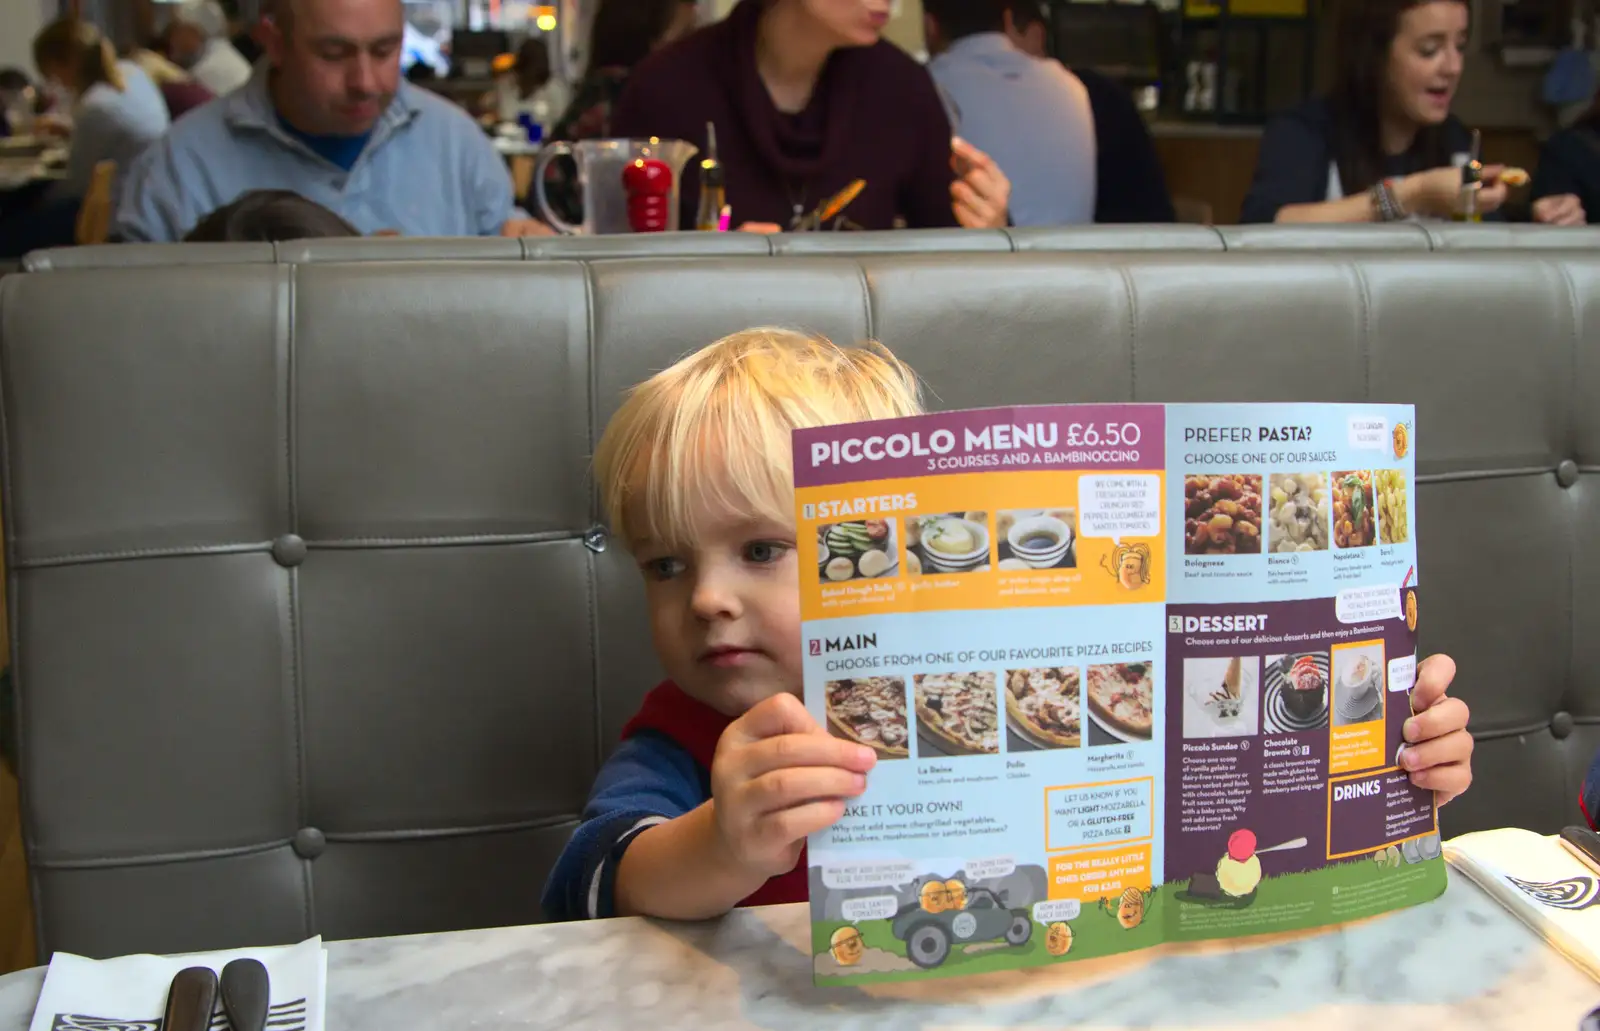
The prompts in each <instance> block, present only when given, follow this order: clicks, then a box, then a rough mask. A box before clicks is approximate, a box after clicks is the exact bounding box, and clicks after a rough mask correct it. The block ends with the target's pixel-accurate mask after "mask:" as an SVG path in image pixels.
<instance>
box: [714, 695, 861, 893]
mask: <svg viewBox="0 0 1600 1031" xmlns="http://www.w3.org/2000/svg"><path fill="white" fill-rule="evenodd" d="M876 762H877V756H876V755H875V754H874V753H873V751H872V749H870V748H867V747H865V746H863V745H857V744H852V743H850V742H848V741H841V740H839V739H838V738H836V737H832V736H830V735H829V734H828V732H827V731H825V730H823V729H822V728H821V727H820V726H818V725H817V721H816V720H814V719H812V718H811V714H810V713H809V712H807V711H806V707H805V706H804V705H803V704H801V702H800V700H799V699H798V698H796V697H795V696H794V695H791V694H787V693H784V694H778V695H774V696H773V697H771V698H768V699H767V700H766V701H764V702H762V703H761V704H760V705H757V706H756V707H755V708H753V709H751V710H750V711H749V712H747V713H745V714H744V715H743V716H741V717H739V718H738V719H737V720H735V721H734V722H733V724H732V725H731V726H729V727H728V729H727V730H725V731H723V734H722V739H721V740H720V741H719V742H717V753H716V756H715V757H714V758H713V759H712V763H711V797H712V798H713V799H714V800H715V806H714V808H715V811H716V824H717V832H718V836H719V837H720V838H721V839H722V845H723V847H724V848H726V849H727V851H728V853H729V855H730V856H731V857H732V859H733V860H734V861H735V862H736V863H737V864H738V865H739V866H741V867H743V868H744V869H746V870H749V871H750V872H752V873H758V874H760V875H762V876H764V877H776V876H778V875H779V874H784V873H788V872H789V871H790V870H792V869H793V868H794V864H795V862H796V861H797V860H798V859H799V858H800V848H801V846H802V845H803V844H805V839H806V835H807V834H811V833H813V832H815V831H819V830H822V829H823V828H824V827H827V826H830V825H831V824H833V823H834V822H835V821H837V820H838V819H839V817H840V816H843V815H844V807H845V801H846V800H847V799H850V798H854V797H856V796H857V795H859V794H861V793H862V792H863V791H865V790H866V787H867V777H866V774H867V771H868V770H870V769H872V767H873V764H874V763H876Z"/></svg>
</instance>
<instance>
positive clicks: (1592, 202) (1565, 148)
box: [1530, 122, 1600, 222]
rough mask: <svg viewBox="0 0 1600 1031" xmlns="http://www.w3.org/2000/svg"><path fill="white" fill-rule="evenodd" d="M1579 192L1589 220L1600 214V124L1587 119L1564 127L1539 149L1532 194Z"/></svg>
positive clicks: (1541, 195) (1533, 195) (1534, 197)
mask: <svg viewBox="0 0 1600 1031" xmlns="http://www.w3.org/2000/svg"><path fill="white" fill-rule="evenodd" d="M1563 193H1575V194H1577V195H1578V200H1580V201H1582V202H1583V210H1584V213H1585V215H1586V216H1587V217H1588V220H1589V221H1591V222H1592V221H1594V215H1595V214H1596V213H1600V123H1596V122H1584V123H1580V124H1578V125H1574V126H1573V127H1572V128H1570V129H1563V130H1561V131H1560V132H1558V133H1556V134H1555V135H1554V136H1551V137H1550V138H1549V139H1548V140H1546V141H1545V143H1544V146H1543V147H1542V148H1540V150H1539V167H1538V168H1536V169H1534V171H1533V184H1532V192H1531V193H1530V196H1531V197H1532V198H1533V199H1534V200H1538V199H1539V198H1541V197H1555V196H1558V195H1560V194H1563Z"/></svg>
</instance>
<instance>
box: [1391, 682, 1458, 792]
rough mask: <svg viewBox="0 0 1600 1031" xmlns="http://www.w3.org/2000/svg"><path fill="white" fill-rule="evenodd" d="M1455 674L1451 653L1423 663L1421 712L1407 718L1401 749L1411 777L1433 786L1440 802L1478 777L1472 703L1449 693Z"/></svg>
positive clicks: (1417, 705) (1418, 692)
mask: <svg viewBox="0 0 1600 1031" xmlns="http://www.w3.org/2000/svg"><path fill="white" fill-rule="evenodd" d="M1455 675H1456V664H1455V663H1454V662H1453V661H1452V660H1451V659H1450V656H1448V655H1431V656H1429V657H1428V658H1427V659H1426V660H1424V662H1423V663H1422V665H1421V667H1419V668H1418V670H1417V683H1416V686H1415V687H1413V688H1412V689H1411V711H1412V712H1413V713H1415V715H1413V716H1412V717H1411V718H1410V719H1408V720H1406V723H1405V731H1404V733H1405V740H1406V745H1405V747H1404V748H1403V749H1401V750H1400V765H1401V766H1402V767H1403V768H1405V769H1406V770H1408V771H1410V774H1411V783H1413V784H1415V785H1416V786H1417V787H1419V788H1431V789H1432V790H1433V792H1434V798H1435V799H1436V800H1437V801H1438V804H1439V805H1444V804H1445V803H1446V802H1448V801H1450V800H1451V799H1452V798H1455V797H1456V796H1457V795H1459V794H1461V793H1462V792H1463V791H1465V790H1467V787H1468V786H1469V785H1470V784H1471V783H1472V735H1471V734H1468V733H1467V717H1468V715H1469V714H1468V712H1467V703H1466V702H1463V701H1462V700H1461V699H1459V698H1451V697H1449V696H1448V695H1447V694H1446V693H1445V692H1446V691H1447V690H1448V689H1449V687H1450V681H1451V680H1453V679H1454V678H1455Z"/></svg>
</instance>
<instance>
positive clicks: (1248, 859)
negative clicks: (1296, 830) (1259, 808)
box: [1188, 827, 1306, 900]
mask: <svg viewBox="0 0 1600 1031" xmlns="http://www.w3.org/2000/svg"><path fill="white" fill-rule="evenodd" d="M1305 845H1306V839H1305V838H1295V839H1294V840H1292V841H1285V842H1284V843H1283V844H1281V845H1273V846H1271V847H1270V848H1257V847H1256V836H1255V832H1254V831H1250V830H1246V829H1245V828H1243V827H1241V828H1239V829H1238V830H1236V831H1234V832H1233V833H1232V834H1230V835H1228V851H1227V854H1226V855H1224V856H1223V857H1222V858H1221V859H1219V860H1217V868H1216V872H1215V873H1197V874H1195V875H1194V876H1193V877H1192V878H1190V879H1189V892H1188V894H1189V897H1190V898H1191V899H1239V900H1253V898H1254V896H1255V891H1256V888H1257V887H1259V886H1260V884H1261V856H1262V855H1263V854H1265V853H1267V852H1287V851H1288V850H1290V849H1296V848H1304V847H1305Z"/></svg>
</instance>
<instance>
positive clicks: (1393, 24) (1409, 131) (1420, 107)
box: [1242, 0, 1583, 224]
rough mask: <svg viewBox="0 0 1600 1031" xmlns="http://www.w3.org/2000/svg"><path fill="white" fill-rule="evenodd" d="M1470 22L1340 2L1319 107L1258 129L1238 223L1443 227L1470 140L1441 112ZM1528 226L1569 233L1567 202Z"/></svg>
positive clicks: (1493, 176)
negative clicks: (1330, 76) (1419, 222)
mask: <svg viewBox="0 0 1600 1031" xmlns="http://www.w3.org/2000/svg"><path fill="white" fill-rule="evenodd" d="M1470 22H1471V12H1470V9H1469V8H1468V5H1467V4H1466V3H1465V2H1464V0H1348V2H1347V3H1345V4H1343V5H1342V6H1341V8H1340V9H1339V10H1338V11H1337V12H1336V22H1335V67H1336V68H1337V72H1336V79H1335V82H1334V86H1333V89H1332V91H1331V92H1330V93H1329V95H1328V96H1326V97H1319V98H1317V99H1316V100H1313V101H1311V102H1310V103H1309V104H1307V105H1305V106H1304V107H1302V108H1301V109H1299V110H1298V111H1295V112H1292V113H1290V114H1287V115H1283V116H1281V117H1279V118H1276V119H1274V120H1273V121H1272V122H1270V123H1268V125H1267V128H1266V131H1265V132H1264V133H1263V134H1262V138H1261V155H1260V158H1259V160H1258V162H1257V165H1256V175H1255V181H1254V183H1252V185H1251V188H1250V193H1249V196H1247V197H1246V198H1245V203H1244V210H1243V213H1242V221H1245V222H1273V221H1277V222H1378V221H1389V220H1392V219H1396V218H1408V217H1419V218H1449V217H1451V216H1452V215H1453V214H1454V213H1455V212H1456V211H1457V208H1458V206H1459V205H1460V204H1461V200H1462V189H1463V185H1464V183H1465V178H1464V173H1463V166H1464V165H1465V164H1466V163H1467V161H1468V156H1469V153H1470V150H1471V136H1470V133H1469V132H1468V131H1467V128H1466V126H1465V125H1463V124H1462V122H1461V120H1460V119H1459V118H1457V117H1455V116H1454V115H1452V114H1451V113H1450V104H1451V101H1452V100H1453V99H1454V98H1455V93H1456V88H1457V86H1458V85H1459V84H1460V81H1461V72H1462V65H1463V62H1464V58H1465V55H1466V48H1467V40H1468V34H1469V29H1470V27H1471V26H1470ZM1502 171H1503V169H1502V168H1501V167H1500V166H1498V165H1489V166H1487V167H1485V168H1484V169H1483V170H1482V176H1481V184H1480V185H1478V186H1477V187H1476V188H1475V194H1476V196H1475V198H1474V207H1475V209H1476V211H1477V212H1479V213H1481V214H1485V215H1489V214H1492V213H1494V212H1495V211H1496V210H1497V209H1498V208H1499V207H1500V205H1501V204H1503V203H1504V202H1505V198H1506V189H1507V184H1505V183H1503V182H1501V181H1500V173H1501V172H1502ZM1532 214H1533V218H1534V219H1535V220H1536V221H1541V222H1552V223H1558V224H1580V223H1582V222H1583V211H1582V207H1581V205H1579V203H1578V201H1577V198H1575V197H1572V196H1570V195H1566V196H1558V197H1547V198H1544V199H1542V200H1540V201H1537V202H1535V204H1534V206H1533V211H1532Z"/></svg>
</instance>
